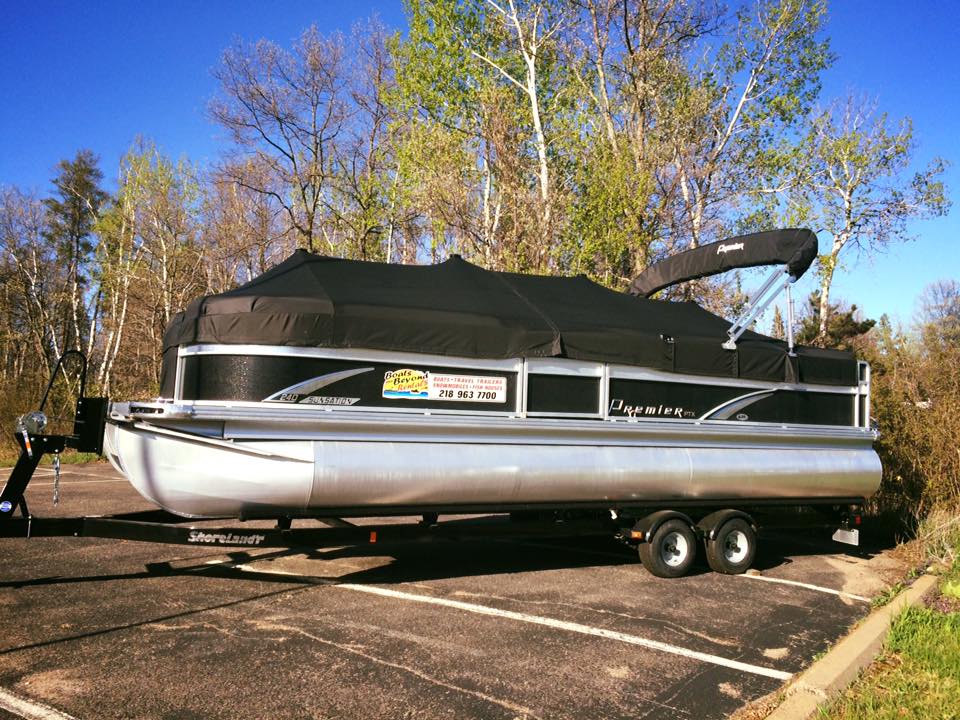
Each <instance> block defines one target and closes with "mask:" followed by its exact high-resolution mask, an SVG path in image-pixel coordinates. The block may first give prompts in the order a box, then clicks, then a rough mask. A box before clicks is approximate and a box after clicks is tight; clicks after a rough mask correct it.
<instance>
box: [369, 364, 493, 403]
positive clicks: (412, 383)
mask: <svg viewBox="0 0 960 720" xmlns="http://www.w3.org/2000/svg"><path fill="white" fill-rule="evenodd" d="M383 397H385V398H388V399H391V400H441V401H446V402H475V403H504V402H506V401H507V379H506V378H505V377H500V376H490V375H453V374H449V373H433V372H428V371H426V370H413V369H411V368H402V369H400V370H392V371H390V372H388V373H386V374H385V375H384V376H383Z"/></svg>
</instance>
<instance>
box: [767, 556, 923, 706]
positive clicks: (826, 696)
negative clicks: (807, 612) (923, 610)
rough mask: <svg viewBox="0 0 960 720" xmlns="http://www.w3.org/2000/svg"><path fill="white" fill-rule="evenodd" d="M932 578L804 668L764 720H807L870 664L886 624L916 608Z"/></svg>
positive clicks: (874, 614) (918, 582)
mask: <svg viewBox="0 0 960 720" xmlns="http://www.w3.org/2000/svg"><path fill="white" fill-rule="evenodd" d="M938 580H939V578H938V577H937V576H935V575H921V576H920V577H919V578H918V579H917V580H916V582H914V583H913V585H911V586H910V587H909V588H907V589H906V590H905V591H904V592H902V593H900V594H899V595H897V596H896V597H895V598H894V599H893V600H891V601H890V602H889V603H887V604H886V605H884V606H883V607H882V608H880V609H878V610H876V611H874V612H872V613H870V615H868V616H867V618H866V619H865V620H864V621H863V622H862V623H860V625H859V626H857V628H856V629H855V630H853V632H851V633H850V634H849V635H847V636H846V637H845V638H843V639H842V640H841V641H840V642H838V643H837V644H836V645H834V646H833V648H832V649H831V650H830V652H828V653H827V654H826V655H825V656H824V657H822V658H821V659H820V660H818V661H817V662H815V663H814V664H813V665H811V666H810V667H809V668H807V669H806V670H805V671H804V672H803V674H802V675H800V676H799V677H798V678H797V679H796V680H794V681H793V682H792V683H791V684H790V685H788V686H787V688H786V690H785V695H786V698H785V699H784V701H783V702H782V703H780V705H779V706H778V707H777V708H776V709H775V710H774V711H773V712H772V713H770V714H769V715H767V719H766V720H809V718H812V717H814V716H815V715H816V713H817V708H818V707H819V705H820V704H821V703H824V702H826V701H827V700H831V699H832V698H834V697H835V696H836V695H838V694H839V693H840V692H841V691H843V690H844V689H845V688H846V687H847V685H849V684H850V683H851V682H853V681H854V680H855V679H856V678H857V676H858V675H859V674H860V671H861V670H863V669H864V668H865V667H867V665H869V664H870V663H871V662H873V660H874V658H875V657H876V656H877V655H878V654H879V653H880V650H881V649H882V648H883V642H884V640H886V637H887V633H888V632H889V630H890V623H891V622H892V621H893V618H894V617H896V616H897V615H898V614H899V613H900V611H901V610H903V609H904V608H906V607H908V606H911V605H916V604H918V603H919V602H920V601H921V600H922V599H923V597H924V596H925V595H926V594H927V593H928V592H930V590H932V589H933V588H934V587H936V585H937V581H938Z"/></svg>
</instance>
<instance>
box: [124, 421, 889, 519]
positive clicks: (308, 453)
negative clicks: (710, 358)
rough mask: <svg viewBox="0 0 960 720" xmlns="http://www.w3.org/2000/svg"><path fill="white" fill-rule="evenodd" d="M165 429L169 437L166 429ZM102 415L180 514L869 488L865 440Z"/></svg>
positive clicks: (159, 498)
mask: <svg viewBox="0 0 960 720" xmlns="http://www.w3.org/2000/svg"><path fill="white" fill-rule="evenodd" d="M165 432H166V434H165ZM169 432H170V431H164V430H163V429H162V428H153V429H150V428H149V427H133V426H130V425H127V424H118V425H112V426H111V428H110V429H109V430H108V437H109V448H110V449H109V455H110V456H111V459H112V460H113V461H114V464H115V465H116V466H117V467H118V469H120V470H121V471H122V472H124V474H126V475H127V477H128V478H129V479H130V481H131V483H132V484H133V485H134V486H135V487H136V488H137V490H139V491H140V493H141V494H142V495H144V496H145V497H147V498H148V499H150V500H151V501H153V502H155V503H157V504H158V505H160V506H161V507H164V508H165V509H167V510H170V511H172V512H175V513H178V514H181V515H188V516H198V517H202V516H241V515H271V514H272V515H279V514H285V511H289V512H290V513H293V514H305V513H309V511H310V509H311V508H324V509H327V510H328V509H330V508H337V507H344V508H346V507H366V508H369V509H370V512H371V514H377V513H378V512H385V513H386V512H388V511H389V509H390V508H391V507H400V506H403V507H417V506H423V507H429V506H438V505H445V506H457V507H463V508H468V507H469V506H477V505H492V506H496V505H513V504H518V505H519V504H530V505H546V506H549V505H559V504H564V503H580V502H590V503H597V502H603V503H609V504H610V505H611V506H615V505H621V504H633V503H644V502H649V501H656V502H663V501H669V500H673V499H675V500H682V501H684V502H688V501H696V500H710V499H723V498H731V497H735V498H741V499H743V500H744V501H749V500H771V499H783V500H796V499H801V498H833V497H868V496H870V495H871V494H872V493H873V492H874V491H875V490H876V488H877V485H878V484H879V478H880V463H879V460H878V458H877V456H876V453H874V452H873V450H872V449H871V448H870V447H869V446H866V445H852V446H851V445H839V446H836V447H830V446H814V447H794V448H789V447H787V448H785V447H769V446H767V447H765V446H762V445H753V446H751V445H750V444H749V443H740V444H731V443H730V442H729V441H726V442H725V443H724V445H723V446H710V445H706V444H701V445H700V446H695V445H688V446H681V445H669V444H668V445H658V444H656V443H651V442H648V443H646V444H643V445H602V444H598V445H575V446H570V445H559V444H553V445H542V444H537V443H529V442H528V443H521V442H516V441H515V442H513V443H510V442H496V443H491V442H460V443H450V442H430V441H420V442H416V441H403V440H380V441H376V442H372V441H369V440H306V439H305V440H284V441H275V440H271V441H246V442H229V441H224V440H216V439H210V438H207V439H201V438H197V439H190V438H185V437H184V436H183V435H177V434H169Z"/></svg>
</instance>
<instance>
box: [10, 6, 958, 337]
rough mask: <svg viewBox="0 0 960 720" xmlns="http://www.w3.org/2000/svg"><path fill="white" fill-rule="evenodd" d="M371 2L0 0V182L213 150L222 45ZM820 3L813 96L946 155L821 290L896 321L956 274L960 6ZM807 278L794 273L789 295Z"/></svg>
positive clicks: (373, 9) (386, 16) (397, 17)
mask: <svg viewBox="0 0 960 720" xmlns="http://www.w3.org/2000/svg"><path fill="white" fill-rule="evenodd" d="M372 13H377V14H379V15H380V17H381V19H382V20H383V21H384V22H385V23H386V24H388V25H391V26H394V27H402V26H403V13H402V9H401V5H400V2H399V0H390V1H387V0H383V1H382V2H371V1H370V0H355V1H354V2H352V3H339V2H321V1H318V0H313V1H312V2H305V1H301V0H285V1H284V2H282V3H281V2H268V1H266V0H260V1H259V2H256V1H250V0H232V1H231V2H226V0H205V1H201V0H196V1H194V2H187V1H185V0H176V1H175V0H166V1H160V0H145V1H143V2H136V3H134V2H122V1H119V0H114V1H103V2H85V3H81V2H75V3H66V2H49V1H46V0H35V1H34V2H29V3H27V2H22V3H21V2H14V1H13V0H3V1H2V4H0V184H15V185H19V186H21V187H26V188H33V189H36V190H38V191H40V192H45V191H47V189H48V187H49V178H50V176H51V174H52V168H53V167H54V165H55V164H56V163H57V161H58V160H60V159H61V158H65V157H72V156H73V154H74V153H75V152H76V150H77V149H78V148H80V147H89V148H91V149H93V151H94V152H96V153H97V154H99V155H100V157H101V166H102V168H103V170H104V173H105V174H106V175H107V176H108V178H112V177H113V176H114V175H115V173H116V167H117V164H118V162H119V159H120V156H121V155H122V154H123V152H124V151H125V150H126V149H127V147H129V145H130V143H131V142H132V141H133V139H134V138H135V137H136V136H137V135H138V134H142V135H145V136H147V137H150V138H152V139H154V140H155V141H156V142H157V143H158V144H159V145H160V147H161V148H163V150H164V151H165V152H167V153H168V154H171V155H173V156H179V155H181V154H182V155H186V156H188V157H189V158H190V159H192V160H194V161H195V162H199V163H201V164H203V163H205V162H207V161H210V160H212V159H214V158H215V157H216V156H217V154H218V152H219V150H220V148H221V147H222V142H221V139H220V138H219V137H218V130H217V128H216V127H214V126H213V125H212V124H211V123H210V122H209V121H208V120H207V118H206V114H205V107H206V103H207V100H208V99H209V98H210V96H211V95H212V94H213V92H214V89H215V85H214V81H213V79H212V77H211V74H210V71H211V69H212V68H213V67H214V66H215V65H216V63H217V60H218V57H219V55H220V53H221V51H222V50H223V48H225V47H226V46H227V45H229V44H230V43H231V42H232V41H233V40H234V39H235V38H244V39H247V40H253V39H257V38H261V37H266V38H270V39H272V40H275V41H277V42H280V43H283V44H289V42H290V41H291V40H292V39H293V38H295V37H296V36H297V35H299V33H300V32H301V31H302V30H303V29H304V28H305V27H307V26H308V25H309V24H311V23H317V25H318V26H319V27H320V28H321V29H322V30H326V31H329V30H333V29H340V30H343V31H344V32H348V31H349V28H350V26H351V25H352V24H353V23H354V22H356V21H357V20H360V19H363V18H365V17H368V16H369V15H371V14H372ZM830 16H831V17H830V22H829V26H828V34H829V36H830V39H831V42H832V47H833V49H834V51H835V52H836V53H837V55H838V56H839V58H838V60H837V62H836V63H835V64H834V66H833V67H832V68H831V69H830V70H829V72H828V73H827V75H826V76H825V78H824V97H825V98H831V97H834V96H840V95H843V94H845V93H846V92H848V91H851V90H852V91H855V92H858V93H862V94H865V95H867V96H868V97H871V98H875V99H876V100H877V102H878V103H879V105H880V107H881V108H882V109H883V110H885V111H887V112H888V113H889V114H890V115H891V116H892V117H901V116H903V115H910V116H911V117H912V118H913V120H914V124H915V129H916V135H917V139H918V141H919V145H920V146H919V151H918V154H917V160H918V162H919V163H920V164H925V163H926V162H927V161H928V160H929V159H930V158H931V157H932V156H933V155H940V156H942V157H944V158H946V159H947V160H949V161H950V162H952V163H953V166H952V167H951V168H950V169H949V171H948V174H947V178H946V179H947V183H948V186H949V188H950V190H951V193H950V194H951V196H952V197H954V198H956V199H957V201H958V202H957V205H958V207H957V208H956V209H955V210H954V211H953V212H951V214H950V215H949V216H948V217H947V218H941V219H936V220H932V221H925V222H915V223H913V224H912V225H911V232H912V233H913V234H914V235H916V236H917V240H916V241H915V242H912V243H909V244H906V245H901V246H897V247H894V248H891V249H890V250H889V251H887V252H886V253H884V254H881V255H878V256H877V257H876V258H875V259H873V260H872V261H870V262H858V263H857V264H856V267H850V268H849V269H848V270H846V271H844V272H842V273H841V274H840V275H839V276H838V277H837V279H836V281H835V284H834V297H839V298H842V299H844V300H847V301H848V302H855V303H856V304H857V305H858V306H860V307H861V308H862V309H863V310H864V311H865V313H866V314H867V315H868V316H869V317H879V316H880V314H882V313H888V314H890V315H891V316H892V317H893V318H895V319H897V320H902V321H908V320H909V318H910V317H911V315H912V314H913V311H914V307H915V306H914V302H915V298H916V296H917V295H918V293H919V292H920V291H921V290H922V288H923V287H924V286H925V285H926V284H928V283H930V282H933V281H935V280H937V279H942V278H955V279H960V247H958V242H960V54H958V52H957V49H956V48H957V45H956V39H955V37H956V29H957V27H958V26H960V4H955V3H952V2H933V1H932V0H927V1H923V0H921V1H920V2H914V3H909V4H908V3H904V2H902V1H901V0H872V1H869V0H834V2H833V3H832V6H831V10H830ZM825 241H826V238H821V244H823V243H824V242H825ZM853 259H854V258H853V257H852V256H850V257H848V258H847V262H848V264H852V261H853ZM811 287H812V285H811V284H810V282H809V281H807V282H804V281H801V287H800V295H798V297H802V296H803V295H805V293H806V292H807V291H808V290H809V289H810V288H811Z"/></svg>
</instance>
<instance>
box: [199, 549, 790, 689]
mask: <svg viewBox="0 0 960 720" xmlns="http://www.w3.org/2000/svg"><path fill="white" fill-rule="evenodd" d="M208 564H211V565H226V566H228V567H232V568H236V569H237V570H241V571H243V572H253V573H266V574H270V575H292V576H296V577H310V576H304V575H300V574H299V573H291V572H285V571H282V570H260V569H258V568H255V567H252V566H250V565H245V564H241V563H229V562H222V561H216V560H214V561H210V562H209V563H208ZM315 581H316V582H317V583H318V584H322V585H331V586H334V587H338V588H343V589H345V590H354V591H356V592H362V593H368V594H370V595H379V596H381V597H388V598H394V599H397V600H409V601H411V602H419V603H425V604H427V605H440V606H442V607H448V608H453V609H455V610H463V611H465V612H472V613H476V614H478V615H489V616H492V617H499V618H504V619H507V620H516V621H518V622H525V623H530V624H532V625H542V626H545V627H549V628H554V629H555V630H566V631H568V632H575V633H580V634H581V635H592V636H594V637H601V638H605V639H607V640H617V641H619V642H623V643H628V644H630V645H639V646H640V647H645V648H648V649H650V650H658V651H660V652H665V653H670V654H671V655H680V656H682V657H686V658H690V659H692V660H699V661H700V662H705V663H710V664H712V665H719V666H720V667H725V668H729V669H731V670H740V671H741V672H747V673H751V674H753V675H762V676H763V677H769V678H774V679H775V680H789V679H790V678H791V677H792V675H791V674H790V673H787V672H783V671H781V670H774V669H772V668H766V667H762V666H760V665H751V664H750V663H745V662H740V661H739V660H731V659H729V658H724V657H720V656H719V655H711V654H709V653H702V652H698V651H696V650H689V649H687V648H683V647H679V646H677V645H669V644H667V643H663V642H659V641H657V640H650V639H648V638H644V637H640V636H638V635H628V634H627V633H622V632H617V631H615V630H607V629H605V628H595V627H591V626H589V625H582V624H580V623H575V622H568V621H566V620H557V619H555V618H549V617H542V616H540V615H529V614H527V613H520V612H514V611H512V610H501V609H499V608H493V607H488V606H487V605H476V604H474V603H467V602H462V601H460V600H449V599H447V598H440V597H433V596H431V595H417V594H415V593H408V592H402V591H400V590H389V589H387V588H381V587H376V586H373V585H356V584H354V583H339V582H337V581H335V580H327V579H324V578H315Z"/></svg>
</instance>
